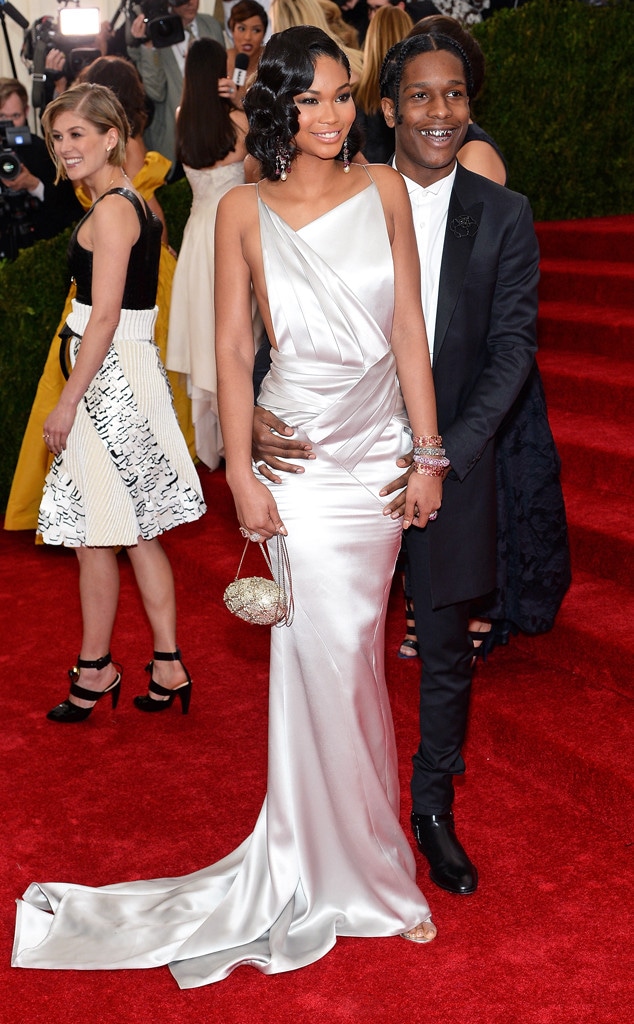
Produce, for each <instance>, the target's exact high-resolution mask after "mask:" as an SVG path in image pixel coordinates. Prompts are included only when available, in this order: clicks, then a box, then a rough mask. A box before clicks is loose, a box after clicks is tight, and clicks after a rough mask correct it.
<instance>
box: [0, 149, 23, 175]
mask: <svg viewBox="0 0 634 1024" xmlns="http://www.w3.org/2000/svg"><path fill="white" fill-rule="evenodd" d="M21 170H22V164H21V163H20V161H19V159H18V158H17V156H16V155H15V153H12V152H11V151H10V150H9V151H5V152H4V153H0V178H4V179H5V180H6V181H13V179H14V178H17V176H18V174H19V173H20V171H21Z"/></svg>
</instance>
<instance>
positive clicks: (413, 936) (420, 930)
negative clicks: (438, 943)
mask: <svg viewBox="0 0 634 1024" xmlns="http://www.w3.org/2000/svg"><path fill="white" fill-rule="evenodd" d="M437 934H438V929H437V928H436V925H435V924H434V922H433V921H421V923H420V924H417V925H416V927H415V928H410V930H409V931H408V932H401V938H402V939H409V941H410V942H421V943H422V942H432V941H433V939H435V938H436V935H437Z"/></svg>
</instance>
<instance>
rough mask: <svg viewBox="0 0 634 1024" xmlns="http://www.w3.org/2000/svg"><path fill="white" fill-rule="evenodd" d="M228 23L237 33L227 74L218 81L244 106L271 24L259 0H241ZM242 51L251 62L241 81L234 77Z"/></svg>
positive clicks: (224, 91)
mask: <svg viewBox="0 0 634 1024" xmlns="http://www.w3.org/2000/svg"><path fill="white" fill-rule="evenodd" d="M227 25H228V28H229V30H230V32H231V33H232V36H233V46H232V47H231V49H229V50H227V70H226V72H225V77H224V78H221V79H220V82H219V83H218V91H219V93H220V95H221V96H223V97H224V98H225V99H229V100H231V102H232V103H233V105H234V107H237V108H238V110H242V101H243V100H244V93H245V90H246V89H248V87H249V84H250V82H251V79H252V78H253V76H254V74H255V72H256V70H257V66H258V61H259V60H260V55H261V53H262V47H263V45H264V36H265V35H266V30H267V28H268V27H269V16H268V14H267V13H266V11H265V10H264V8H263V7H262V5H261V4H259V3H258V2H257V0H238V3H237V4H234V6H233V7H232V8H231V13H230V15H229V19H228V22H227ZM238 54H241V55H242V56H243V57H246V58H247V59H248V62H249V63H248V65H247V68H246V78H245V79H244V81H243V82H242V84H240V85H238V84H237V83H236V82H235V81H234V80H233V72H234V69H235V65H236V57H237V56H238ZM227 76H228V77H227Z"/></svg>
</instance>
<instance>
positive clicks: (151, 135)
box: [128, 0, 224, 176]
mask: <svg viewBox="0 0 634 1024" xmlns="http://www.w3.org/2000/svg"><path fill="white" fill-rule="evenodd" d="M141 6H142V8H143V13H142V14H139V15H138V17H137V18H135V20H134V21H133V22H132V24H131V26H130V29H131V33H132V36H133V37H134V38H135V39H138V40H139V42H140V44H141V45H139V46H136V47H134V46H129V47H128V54H129V56H130V59H131V60H133V61H134V63H135V64H136V66H137V69H138V71H139V74H140V75H141V78H142V79H143V85H144V87H145V91H146V93H147V94H148V96H149V97H150V99H151V100H153V102H154V117H153V119H152V123H151V125H150V127H149V128H148V129H147V131H146V133H145V141H146V144H147V146H148V147H149V148H150V149H156V150H158V152H159V153H162V154H163V156H166V157H167V158H168V159H169V160H171V161H172V164H173V163H174V128H175V119H176V108H177V107H178V105H179V103H180V101H181V93H182V91H183V72H184V68H185V56H186V54H187V50H188V48H189V46H190V45H191V43H192V41H193V40H194V39H200V38H201V37H203V36H207V37H210V38H211V39H215V40H216V41H217V42H219V43H220V44H221V45H222V46H224V36H223V32H222V28H221V27H220V24H219V23H218V22H217V21H216V19H215V18H212V17H211V15H208V14H198V0H186V2H185V3H180V4H179V3H177V2H172V3H170V4H169V5H167V4H165V3H163V4H161V3H160V2H158V3H157V0H144V2H143V3H142V4H141ZM161 6H162V8H163V12H165V10H166V9H167V7H168V6H169V10H170V11H173V13H174V14H175V15H178V17H179V18H180V20H181V22H182V24H183V29H184V32H185V38H184V39H183V41H182V42H180V43H174V44H173V45H172V46H163V47H161V48H160V49H159V48H155V46H154V43H153V42H152V40H151V39H148V37H147V22H148V21H151V20H152V17H153V14H154V13H155V12H156V13H158V11H157V9H158V8H160V7H161ZM173 171H174V168H172V175H171V176H173Z"/></svg>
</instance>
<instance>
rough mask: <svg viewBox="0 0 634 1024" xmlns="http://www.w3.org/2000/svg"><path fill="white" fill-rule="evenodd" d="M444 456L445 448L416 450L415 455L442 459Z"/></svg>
mask: <svg viewBox="0 0 634 1024" xmlns="http://www.w3.org/2000/svg"><path fill="white" fill-rule="evenodd" d="M444 454H445V449H444V448H414V455H431V456H432V458H433V457H435V456H440V457H441V458H442V456H443V455H444Z"/></svg>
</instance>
